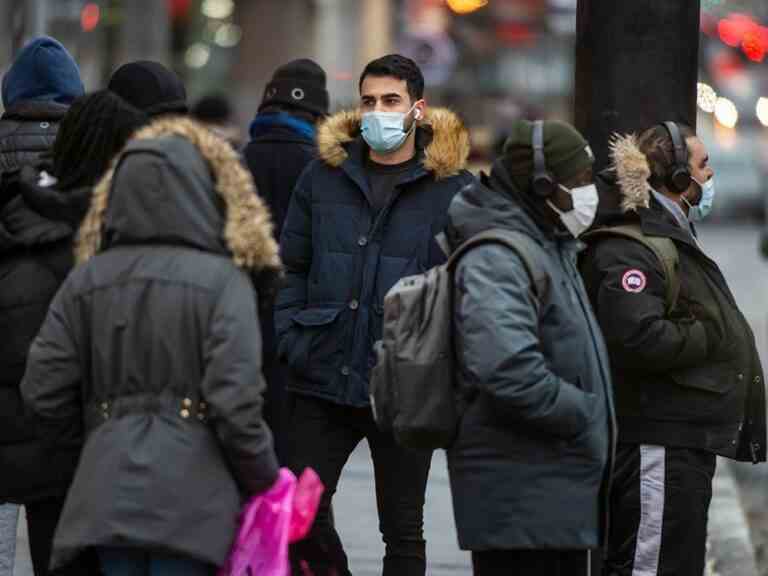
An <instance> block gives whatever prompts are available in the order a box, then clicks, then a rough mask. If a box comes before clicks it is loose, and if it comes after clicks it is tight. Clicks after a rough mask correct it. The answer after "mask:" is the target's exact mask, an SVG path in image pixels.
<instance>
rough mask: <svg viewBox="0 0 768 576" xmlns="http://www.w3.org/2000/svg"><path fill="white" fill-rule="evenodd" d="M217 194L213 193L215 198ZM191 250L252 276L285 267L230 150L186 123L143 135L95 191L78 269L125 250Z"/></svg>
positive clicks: (169, 123) (158, 124)
mask: <svg viewBox="0 0 768 576" xmlns="http://www.w3.org/2000/svg"><path fill="white" fill-rule="evenodd" d="M214 191H215V192H214ZM153 242H156V243H162V244H182V245H192V246H194V247H197V248H199V249H201V250H205V251H210V252H218V253H226V254H230V255H231V256H232V259H233V261H234V262H235V264H236V265H237V266H239V267H241V268H243V269H245V270H248V271H252V272H269V271H277V270H279V268H280V259H279V256H278V247H277V243H276V242H275V240H274V239H273V236H272V220H271V217H270V214H269V211H268V209H267V207H266V205H265V204H264V203H263V202H262V200H261V199H260V198H259V197H258V196H257V195H256V192H255V189H254V185H253V180H252V178H251V175H250V174H249V173H248V171H247V170H246V169H245V168H243V166H242V165H241V164H240V160H239V158H238V156H237V153H236V152H235V151H234V150H233V149H232V147H231V146H230V145H229V144H227V143H226V142H224V141H223V140H221V139H220V138H218V137H217V136H215V135H214V134H213V133H212V132H210V131H209V130H207V129H206V128H204V127H203V126H202V125H201V124H199V123H197V122H195V121H193V120H190V119H188V118H182V117H177V118H168V117H166V118H161V119H159V120H157V121H155V122H153V123H152V124H150V125H149V126H147V127H145V128H143V129H141V130H140V131H139V132H137V133H136V134H135V135H134V137H133V138H132V139H131V141H130V142H129V143H128V145H127V146H126V148H125V150H123V152H121V154H120V155H119V156H118V157H117V158H116V159H115V161H114V163H113V167H112V168H111V169H110V170H109V172H108V173H107V174H106V175H105V176H104V177H103V178H102V180H101V181H100V182H99V184H98V185H97V186H96V188H95V189H94V192H93V199H92V201H91V207H90V210H89V212H88V214H87V215H86V217H85V220H84V221H83V224H82V226H81V227H80V231H79V234H78V239H77V245H76V251H75V252H76V256H77V260H78V262H79V263H82V262H85V261H87V260H88V259H90V258H92V257H93V256H94V255H95V254H96V253H97V252H99V251H100V250H103V249H108V248H109V247H110V246H113V245H119V244H141V243H146V244H151V243H153Z"/></svg>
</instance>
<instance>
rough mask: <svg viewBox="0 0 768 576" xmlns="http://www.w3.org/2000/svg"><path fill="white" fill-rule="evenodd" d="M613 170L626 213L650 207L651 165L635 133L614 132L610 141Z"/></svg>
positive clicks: (621, 203)
mask: <svg viewBox="0 0 768 576" xmlns="http://www.w3.org/2000/svg"><path fill="white" fill-rule="evenodd" d="M610 156H611V163H612V166H611V168H612V170H613V172H614V173H615V176H616V183H617V185H618V189H619V192H620V194H621V198H620V206H621V210H622V212H624V213H627V212H637V210H638V209H639V208H648V207H649V206H650V202H651V187H650V185H649V184H648V178H650V177H651V167H650V166H649V164H648V159H647V158H646V157H645V154H643V153H642V152H641V151H640V147H639V146H638V144H637V137H636V136H635V135H634V134H627V135H620V134H614V135H613V137H612V138H611V142H610Z"/></svg>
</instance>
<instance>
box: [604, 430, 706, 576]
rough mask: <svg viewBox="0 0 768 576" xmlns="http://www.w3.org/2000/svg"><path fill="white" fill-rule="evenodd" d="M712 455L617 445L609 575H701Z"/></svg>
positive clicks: (609, 544)
mask: <svg viewBox="0 0 768 576" xmlns="http://www.w3.org/2000/svg"><path fill="white" fill-rule="evenodd" d="M714 474H715V456H714V455H713V454H709V453H707V452H702V451H700V450H690V449H687V448H668V447H663V446H646V445H635V444H620V445H619V447H618V449H617V452H616V465H615V467H614V477H613V487H612V490H611V532H610V535H609V541H608V561H607V570H606V573H607V574H608V575H609V576H637V575H638V574H641V575H642V576H650V575H653V576H701V575H702V574H703V573H704V565H705V556H706V542H707V515H708V511H709V503H710V500H711V499H712V478H713V476H714Z"/></svg>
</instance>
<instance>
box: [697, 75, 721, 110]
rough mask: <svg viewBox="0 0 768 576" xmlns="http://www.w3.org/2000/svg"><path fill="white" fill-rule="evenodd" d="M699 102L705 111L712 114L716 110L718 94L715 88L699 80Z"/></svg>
mask: <svg viewBox="0 0 768 576" xmlns="http://www.w3.org/2000/svg"><path fill="white" fill-rule="evenodd" d="M697 92H698V94H697V98H696V101H697V104H698V105H699V108H701V109H702V110H703V111H704V112H707V113H708V114H712V112H714V111H715V104H716V103H717V94H716V93H715V90H714V88H712V86H710V85H709V84H705V83H704V82H699V83H698V85H697Z"/></svg>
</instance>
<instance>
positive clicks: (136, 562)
mask: <svg viewBox="0 0 768 576" xmlns="http://www.w3.org/2000/svg"><path fill="white" fill-rule="evenodd" d="M99 558H100V559H101V565H102V568H103V569H104V574H105V576H214V575H215V574H216V568H215V567H214V566H210V565H208V564H203V563H202V562H198V561H197V560H192V559H191V558H184V557H183V556H175V555H173V554H163V553H161V552H151V551H149V550H137V549H134V548H100V549H99Z"/></svg>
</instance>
